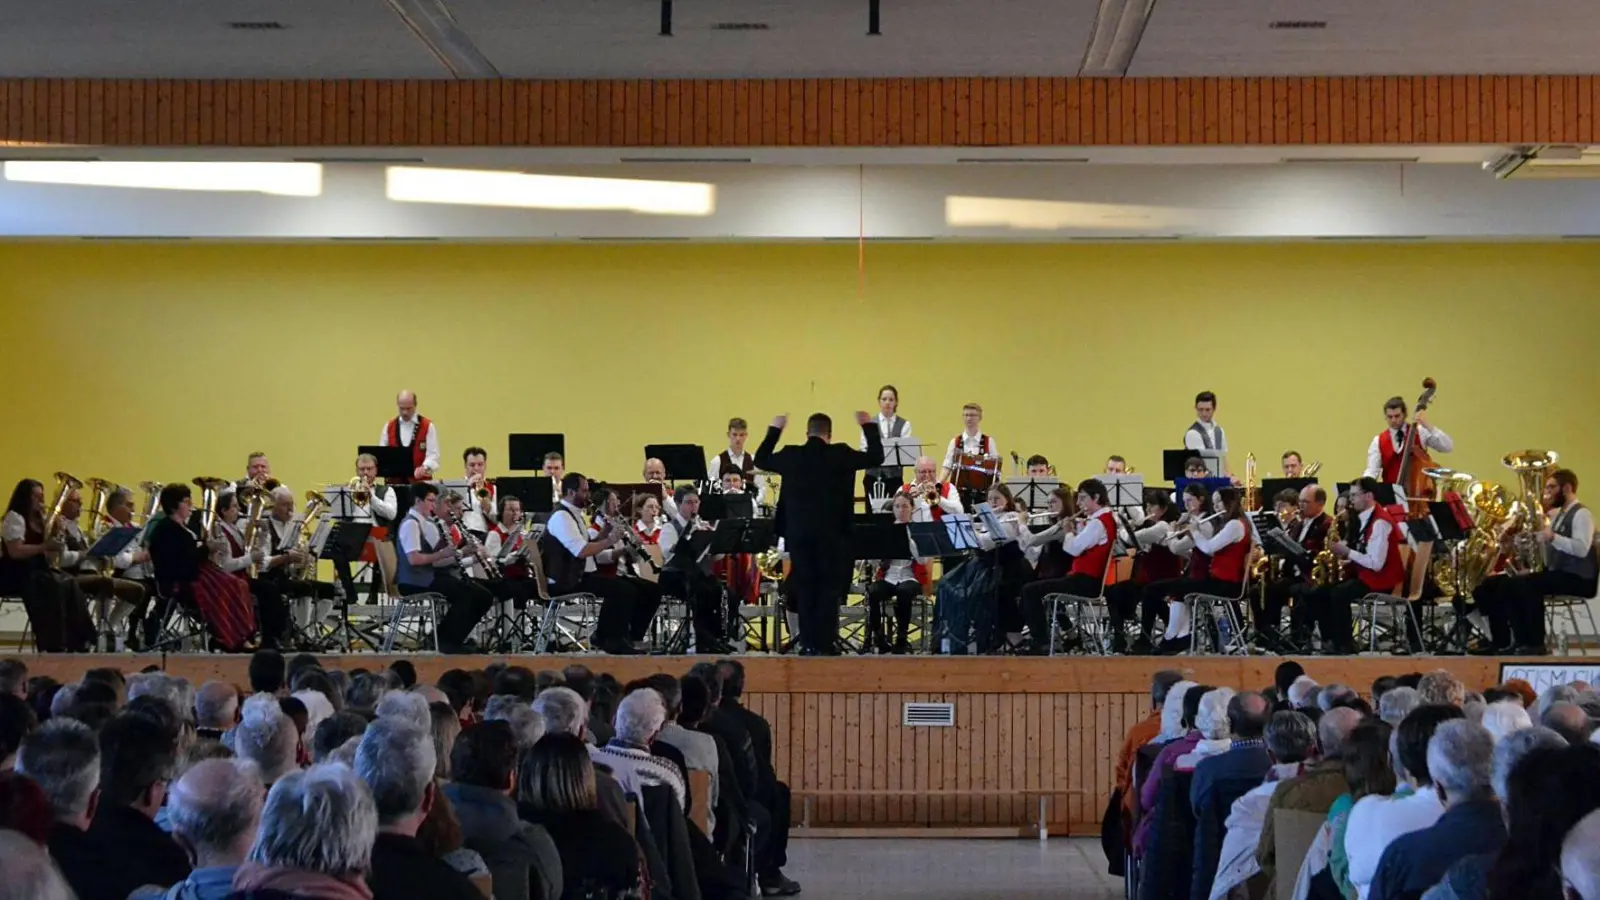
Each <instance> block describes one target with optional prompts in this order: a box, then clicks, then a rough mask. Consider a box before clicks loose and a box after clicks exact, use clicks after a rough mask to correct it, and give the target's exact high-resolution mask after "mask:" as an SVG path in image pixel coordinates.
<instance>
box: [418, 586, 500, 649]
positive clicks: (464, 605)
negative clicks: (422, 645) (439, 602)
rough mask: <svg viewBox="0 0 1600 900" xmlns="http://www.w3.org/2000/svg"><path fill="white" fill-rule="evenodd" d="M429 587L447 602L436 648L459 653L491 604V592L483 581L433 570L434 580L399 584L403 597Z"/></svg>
mask: <svg viewBox="0 0 1600 900" xmlns="http://www.w3.org/2000/svg"><path fill="white" fill-rule="evenodd" d="M428 591H436V592H438V593H439V594H441V595H443V596H444V599H445V603H446V609H445V613H444V616H443V617H442V618H440V619H439V634H438V639H439V652H441V653H459V652H460V651H461V649H462V647H463V646H464V645H465V644H466V643H467V637H468V636H470V635H471V634H472V629H473V628H474V627H475V626H476V625H477V624H478V622H479V620H481V619H482V618H483V617H484V614H485V613H487V612H488V611H489V607H491V606H493V605H494V595H493V594H491V593H489V591H488V590H487V589H486V588H484V587H483V586H482V585H478V584H474V583H473V582H471V581H469V580H467V579H464V578H457V577H456V576H454V575H445V574H442V573H438V572H435V573H434V576H433V584H431V585H428V586H426V587H418V586H416V585H410V584H402V585H400V595H401V596H402V597H409V596H411V595H412V594H423V593H427V592H428Z"/></svg>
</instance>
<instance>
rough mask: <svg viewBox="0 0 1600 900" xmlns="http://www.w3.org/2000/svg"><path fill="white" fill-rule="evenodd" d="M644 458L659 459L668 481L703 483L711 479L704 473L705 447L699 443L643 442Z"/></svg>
mask: <svg viewBox="0 0 1600 900" xmlns="http://www.w3.org/2000/svg"><path fill="white" fill-rule="evenodd" d="M644 458H645V459H651V458H655V459H659V460H661V462H662V464H663V465H665V466H666V468H667V480H668V481H692V482H694V483H695V484H705V483H706V482H707V481H709V480H711V479H710V476H709V475H707V474H706V448H705V447H702V446H701V445H699V444H645V445H644Z"/></svg>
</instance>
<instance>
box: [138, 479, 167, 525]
mask: <svg viewBox="0 0 1600 900" xmlns="http://www.w3.org/2000/svg"><path fill="white" fill-rule="evenodd" d="M164 488H166V485H165V484H162V483H161V482H159V481H141V482H139V490H141V491H144V507H143V508H141V509H140V510H139V524H140V525H141V526H143V525H148V524H150V520H151V519H153V518H155V515H156V513H158V512H160V511H161V491H162V490H163V489H164Z"/></svg>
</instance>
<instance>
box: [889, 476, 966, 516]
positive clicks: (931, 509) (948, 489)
mask: <svg viewBox="0 0 1600 900" xmlns="http://www.w3.org/2000/svg"><path fill="white" fill-rule="evenodd" d="M913 487H915V485H910V484H902V485H900V488H899V490H897V491H895V493H897V494H905V495H906V496H907V497H910V498H911V506H912V508H913V509H914V508H916V505H917V501H918V500H921V499H922V492H921V491H916V492H913V491H912V488H913ZM955 495H956V486H955V485H953V484H951V483H950V482H948V481H941V482H939V496H940V497H943V498H944V499H946V500H954V499H955ZM928 515H930V516H932V517H933V521H935V522H937V521H939V520H940V519H943V518H944V508H943V507H941V506H940V505H939V504H937V503H929V504H928Z"/></svg>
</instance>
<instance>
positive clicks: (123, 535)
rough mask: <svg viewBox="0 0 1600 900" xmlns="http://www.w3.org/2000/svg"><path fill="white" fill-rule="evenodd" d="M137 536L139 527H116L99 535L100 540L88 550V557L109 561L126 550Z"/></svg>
mask: <svg viewBox="0 0 1600 900" xmlns="http://www.w3.org/2000/svg"><path fill="white" fill-rule="evenodd" d="M138 536H139V526H137V525H118V526H117V527H116V528H113V529H111V530H110V531H107V532H106V533H105V534H102V535H100V539H99V540H98V541H95V542H94V546H93V547H90V548H89V553H88V555H89V556H92V557H94V558H96V559H111V558H112V557H114V556H116V555H117V554H118V553H121V552H122V551H124V550H126V549H128V545H129V544H131V543H133V540H134V538H136V537H138Z"/></svg>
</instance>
